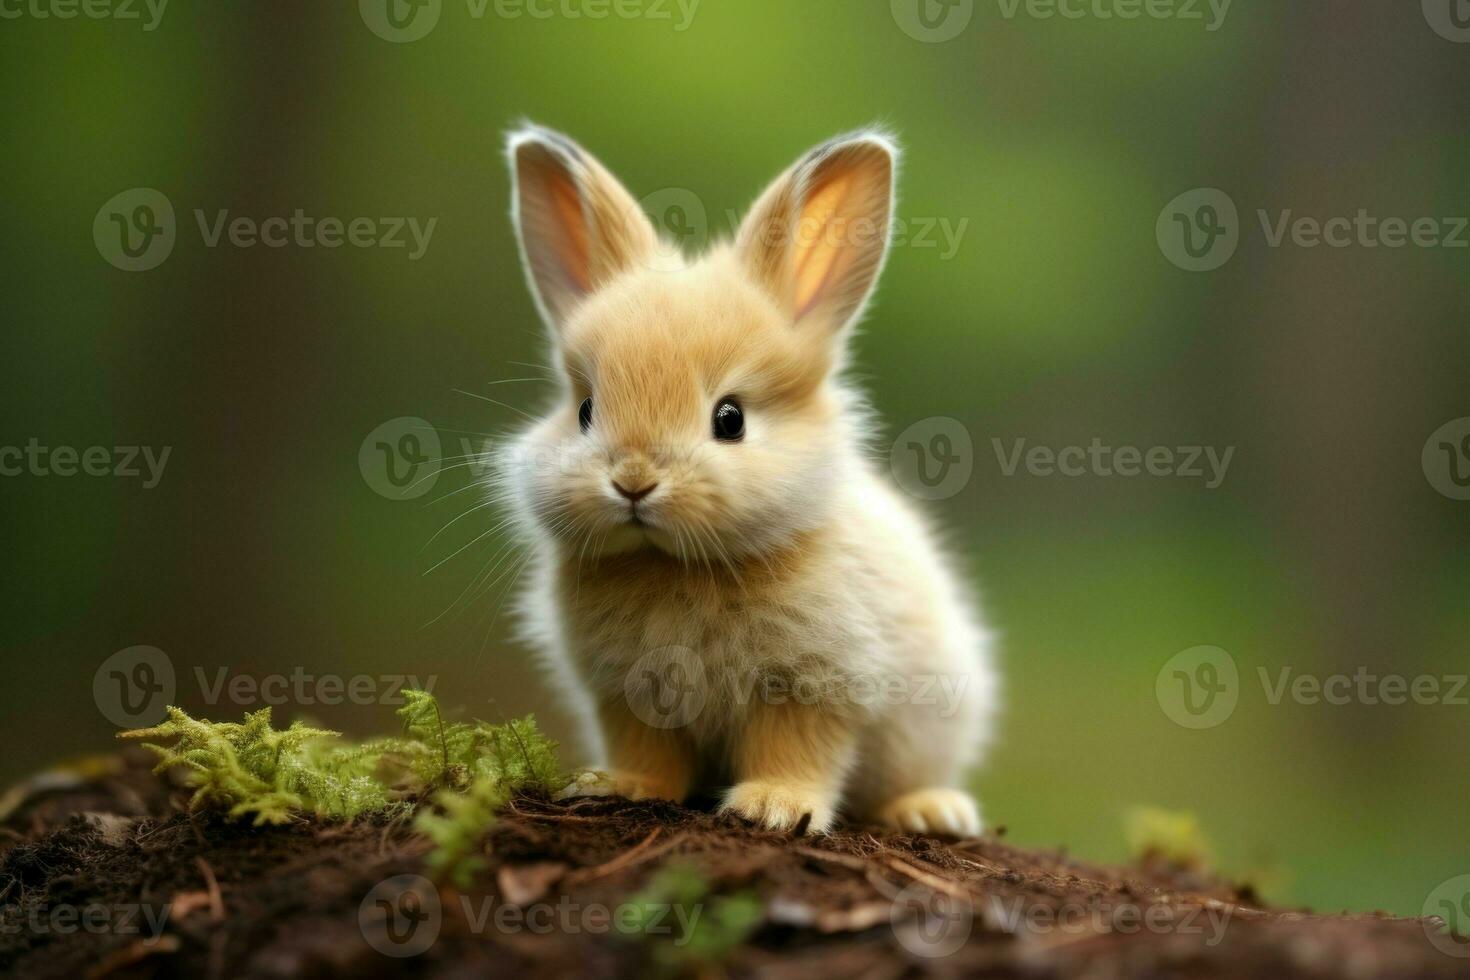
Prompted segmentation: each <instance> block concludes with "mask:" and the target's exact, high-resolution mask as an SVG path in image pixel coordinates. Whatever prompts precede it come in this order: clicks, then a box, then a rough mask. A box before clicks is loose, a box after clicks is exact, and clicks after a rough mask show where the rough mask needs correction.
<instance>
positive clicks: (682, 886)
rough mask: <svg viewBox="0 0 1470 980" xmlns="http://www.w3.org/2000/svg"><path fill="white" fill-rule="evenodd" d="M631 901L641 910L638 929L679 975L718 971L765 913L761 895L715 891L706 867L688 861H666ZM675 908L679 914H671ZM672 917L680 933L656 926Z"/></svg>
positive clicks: (660, 962)
mask: <svg viewBox="0 0 1470 980" xmlns="http://www.w3.org/2000/svg"><path fill="white" fill-rule="evenodd" d="M629 901H630V904H631V905H632V906H633V907H634V908H635V909H637V910H638V911H639V918H638V920H637V923H636V926H635V928H636V931H637V933H638V934H639V935H641V936H642V937H643V938H644V939H645V940H647V941H649V942H651V943H653V944H654V945H653V953H652V955H653V960H654V963H655V964H656V965H657V966H659V967H660V968H661V969H663V970H664V971H666V972H669V973H673V974H679V975H704V974H713V973H717V972H718V970H719V967H720V966H721V965H722V964H723V963H725V962H726V961H727V960H728V959H729V958H730V956H731V954H732V953H734V952H735V951H736V950H737V949H739V948H740V947H741V946H742V945H744V943H745V941H746V940H747V939H749V938H750V935H751V934H752V933H753V932H755V930H756V929H758V928H759V927H760V924H761V921H762V920H763V918H764V915H765V912H764V906H763V905H762V903H761V900H760V899H759V898H758V897H757V896H756V895H754V894H752V893H750V892H739V893H736V894H733V895H715V894H713V892H712V891H711V888H710V883H709V881H708V879H706V878H705V876H704V875H703V873H701V872H700V870H699V869H698V868H695V867H692V866H690V865H686V864H670V865H668V866H666V867H664V868H663V869H661V870H660V871H659V872H658V874H656V875H654V876H653V878H652V879H651V880H650V881H649V883H648V884H647V885H646V886H645V887H644V888H643V889H642V890H641V891H640V892H638V894H636V895H635V896H633V898H631V899H630V900H629ZM670 909H677V910H678V911H679V914H677V915H672V916H671V915H669V914H667V913H668V912H669V910H670ZM670 923H676V924H678V925H679V926H680V931H679V932H678V933H677V934H676V935H673V936H672V937H665V936H663V935H662V934H661V933H660V932H657V931H655V930H661V929H665V928H667V927H668V926H669V924H670ZM686 924H687V927H686Z"/></svg>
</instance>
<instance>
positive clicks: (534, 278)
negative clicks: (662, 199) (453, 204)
mask: <svg viewBox="0 0 1470 980" xmlns="http://www.w3.org/2000/svg"><path fill="white" fill-rule="evenodd" d="M507 153H508V155H509V157H510V164H511V175H512V180H513V182H514V187H513V193H512V196H511V200H512V204H511V209H512V210H511V216H512V220H513V221H514V222H515V227H516V234H517V236H518V237H519V239H520V245H521V261H522V262H523V263H524V264H525V267H526V276H527V278H528V279H529V280H530V283H531V288H532V291H533V292H534V293H535V295H536V299H537V302H538V305H539V306H540V308H541V314H542V316H543V317H545V319H546V321H547V323H549V324H550V325H551V327H552V329H553V330H559V329H560V328H561V327H562V325H563V324H565V322H566V319H567V317H568V316H569V315H570V314H571V312H572V310H573V309H574V308H575V307H576V306H577V304H578V303H580V302H581V301H582V300H583V299H584V298H586V297H587V295H588V294H590V293H591V292H593V291H594V290H596V289H598V288H600V287H601V286H604V285H606V284H607V283H608V282H609V281H611V280H612V279H614V278H615V277H617V276H618V275H619V274H620V273H623V272H626V271H628V270H629V269H631V268H633V267H634V266H636V265H637V264H639V263H642V262H649V261H652V260H653V258H654V257H655V255H656V253H657V249H658V235H657V233H656V232H655V231H654V228H653V225H652V224H651V223H650V222H649V220H648V217H647V216H646V215H645V214H644V213H643V211H642V209H640V208H639V206H638V202H637V201H635V200H634V199H633V196H632V195H631V194H629V193H628V191H627V190H626V189H625V188H624V187H623V185H622V184H620V183H618V180H617V178H615V177H614V176H613V175H612V174H610V173H608V171H607V170H606V168H604V167H603V166H602V164H600V163H598V162H597V160H596V158H594V157H593V156H592V155H591V154H589V153H588V152H587V151H586V150H583V149H582V148H581V147H580V146H578V145H577V144H576V143H574V142H572V141H571V140H570V139H568V138H567V137H565V136H563V135H561V134H560V133H557V132H553V131H552V130H549V129H545V128H542V127H540V126H534V125H527V126H525V127H523V128H521V129H519V130H517V131H515V132H513V133H511V135H510V138H509V141H508V143H507Z"/></svg>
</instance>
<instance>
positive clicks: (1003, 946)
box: [0, 752, 1470, 980]
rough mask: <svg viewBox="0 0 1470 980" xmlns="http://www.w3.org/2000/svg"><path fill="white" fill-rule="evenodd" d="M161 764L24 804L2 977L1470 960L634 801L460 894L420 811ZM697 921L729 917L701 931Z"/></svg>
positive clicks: (994, 841) (536, 830)
mask: <svg viewBox="0 0 1470 980" xmlns="http://www.w3.org/2000/svg"><path fill="white" fill-rule="evenodd" d="M147 765H148V761H147V759H146V757H144V756H143V755H142V754H141V753H131V752H130V753H125V754H123V755H120V756H116V757H108V758H107V759H105V760H100V761H98V760H94V761H92V762H89V763H88V764H87V765H85V766H83V767H81V768H80V770H79V771H72V772H71V773H70V774H69V775H66V776H54V775H53V776H47V777H38V778H37V779H36V780H33V781H32V782H31V783H30V784H28V785H27V786H24V787H21V788H20V789H19V790H17V791H13V792H12V793H11V794H7V795H6V796H5V797H4V798H0V821H3V823H0V971H4V973H5V974H6V975H12V976H20V977H62V976H65V977H72V978H80V977H104V976H106V977H135V976H136V977H144V976H162V977H175V976H177V977H303V976H304V977H315V976H323V977H326V976H339V975H340V976H380V975H381V976H390V975H402V974H414V975H420V976H426V977H470V976H486V975H493V976H499V975H512V976H516V977H521V978H530V977H540V976H547V977H566V976H590V977H598V976H657V975H660V974H665V975H678V974H686V975H701V976H722V975H728V976H758V977H777V978H779V977H788V976H789V977H805V976H808V975H812V974H822V975H829V976H851V977H874V978H876V977H899V976H910V975H913V976H929V975H934V976H980V977H997V978H1000V977H1029V978H1046V977H1086V978H1097V980H1108V978H1124V977H1158V978H1165V977H1168V978H1176V977H1177V978H1193V977H1252V978H1256V977H1260V978H1295V977H1320V978H1329V977H1330V978H1355V980H1356V978H1361V980H1373V978H1385V980H1386V978H1394V980H1401V978H1410V977H1470V942H1467V944H1466V945H1464V946H1461V945H1458V941H1457V940H1455V939H1453V938H1450V937H1446V936H1444V935H1442V934H1440V933H1439V932H1438V925H1439V923H1437V922H1436V921H1434V920H1414V919H1396V918H1393V917H1391V916H1388V915H1385V914H1370V915H1357V916H1318V915H1310V914H1306V913H1302V912H1296V911H1287V910H1280V909H1271V908H1266V907H1263V906H1262V905H1261V904H1260V903H1259V902H1258V901H1257V900H1256V899H1255V897H1254V896H1253V895H1252V894H1250V893H1249V891H1248V890H1241V889H1237V888H1235V887H1232V886H1231V885H1229V884H1227V883H1225V882H1222V881H1218V880H1215V879H1213V878H1210V877H1208V876H1205V875H1202V874H1197V873H1192V872H1189V871H1185V870H1179V869H1171V868H1166V867H1162V866H1158V865H1156V864H1155V865H1144V866H1133V867H1102V866H1098V865H1093V864H1088V863H1086V862H1083V861H1078V860H1075V859H1073V858H1070V857H1068V856H1066V855H1064V854H1061V853H1055V852H1037V851H1028V850H1022V849H1018V848H1015V847H1011V846H1009V845H1007V844H1006V843H1005V842H1004V840H1003V838H998V837H996V836H993V835H992V836H987V837H985V838H983V839H978V840H965V841H953V840H949V841H946V840H940V839H937V838H933V837H927V836H910V835H891V834H884V833H882V832H880V831H878V830H876V829H873V828H863V827H848V828H844V829H842V830H839V831H837V832H835V833H832V834H830V835H827V836H821V837H799V838H798V837H790V836H785V835H779V834H772V833H766V832H762V831H758V830H755V829H753V828H751V827H748V826H746V825H744V824H742V823H740V822H738V821H735V820H732V819H728V818H723V817H718V816H715V815H713V814H711V813H709V812H707V811H701V810H693V809H686V808H683V807H679V806H674V805H671V804H663V803H650V802H645V803H630V802H628V801H626V800H618V799H583V800H578V801H574V802H570V803H555V802H551V801H548V800H541V799H530V798H523V799H519V800H517V801H515V803H513V804H512V806H511V807H510V809H509V810H508V811H507V812H505V813H504V814H503V815H502V817H501V818H500V819H499V821H498V822H497V823H496V824H495V825H494V826H493V827H492V828H491V829H490V830H489V832H488V833H487V835H486V839H485V845H484V851H485V853H484V860H485V862H486V866H485V868H484V870H483V871H481V872H480V873H479V874H477V876H476V880H475V884H474V886H473V887H470V888H468V889H466V890H464V891H459V890H456V889H455V888H453V887H450V886H447V885H441V886H439V887H437V888H435V887H432V886H430V885H428V883H427V881H426V880H425V879H423V878H421V877H419V876H421V875H424V874H426V871H425V866H424V856H425V854H426V853H427V850H428V846H427V844H426V842H425V841H424V840H423V839H422V838H420V837H418V836H417V835H415V834H414V833H413V832H412V830H411V829H410V828H409V827H407V826H405V825H404V824H402V823H391V822H381V821H380V822H359V823H356V824H353V825H348V826H343V825H335V826H324V825H318V824H315V823H313V822H310V821H305V820H303V821H301V822H299V823H296V824H293V825H288V826H284V827H264V828H255V827H251V826H249V825H248V824H240V823H232V822H229V821H226V820H225V819H223V818H222V817H220V816H217V815H195V816H193V817H190V816H189V815H187V814H185V813H183V812H181V810H180V805H181V801H182V794H181V793H180V792H178V787H176V786H170V785H169V784H168V783H167V782H165V781H161V780H159V779H157V778H156V777H154V776H152V775H150V774H149V773H148V771H147ZM671 865H681V866H687V867H692V868H697V869H698V871H699V873H700V874H699V879H698V880H702V881H703V882H705V883H706V885H707V892H705V891H703V890H701V889H699V888H696V890H695V892H693V893H691V894H688V895H683V896H682V897H681V898H679V899H678V900H677V901H676V902H675V903H674V906H675V907H674V908H673V910H671V911H668V912H664V910H662V909H661V908H660V907H658V906H648V908H651V909H653V910H655V911H656V912H658V913H659V915H658V916H657V917H655V918H652V919H645V920H644V921H645V925H647V926H648V930H647V931H648V932H649V933H652V935H648V936H634V935H630V934H628V933H630V932H631V931H632V927H631V925H630V924H629V921H630V920H627V919H626V918H623V916H624V914H625V913H626V912H627V911H628V910H629V909H631V908H634V907H635V906H636V905H638V904H640V903H646V902H647V901H648V900H649V894H650V893H648V892H647V891H644V889H647V888H648V887H649V883H650V881H653V880H661V879H659V876H660V875H661V874H663V878H664V879H666V878H667V873H664V872H662V870H661V869H666V868H668V867H669V866H671ZM399 876H410V877H399ZM682 880H686V881H687V880H688V876H685V877H684V878H683V879H682ZM731 896H739V898H737V899H732V898H731ZM742 903H743V904H742ZM737 905H738V906H740V907H743V908H746V909H756V910H759V911H758V912H756V913H755V915H754V917H753V919H752V921H751V926H750V930H748V935H745V938H743V940H741V941H739V942H735V943H730V942H727V941H722V940H721V939H720V938H719V935H720V932H721V930H720V929H719V928H718V921H719V920H720V919H721V918H722V916H723V915H725V913H727V912H729V911H730V910H731V909H733V908H735V907H736V906H737ZM436 906H437V908H436ZM694 914H699V915H701V917H702V918H703V920H704V925H702V926H695V927H694V929H693V932H692V933H686V932H685V931H684V929H683V927H682V925H681V923H682V922H687V921H689V920H690V917H691V916H692V915H694ZM680 916H683V918H682V919H681V918H680ZM727 934H728V933H727ZM691 935H692V936H693V937H694V938H693V940H690V939H689V937H690V936H691ZM1431 937H1433V940H1437V941H1432V939H1431ZM406 954H412V955H406ZM1455 954H1462V955H1455Z"/></svg>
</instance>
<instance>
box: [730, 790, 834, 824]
mask: <svg viewBox="0 0 1470 980" xmlns="http://www.w3.org/2000/svg"><path fill="white" fill-rule="evenodd" d="M832 802H833V801H832V799H831V797H830V796H829V795H828V794H826V793H823V792H820V791H818V790H814V789H810V788H807V787H803V786H792V785H789V784H783V783H767V782H760V781H758V780H750V781H748V782H744V783H740V784H738V785H736V786H735V787H734V788H732V789H731V790H730V791H729V792H728V793H726V794H725V802H724V803H723V804H721V805H720V812H721V813H733V814H734V815H735V816H737V817H742V818H744V819H746V820H749V821H751V822H752V823H757V824H760V825H761V826H762V827H764V828H765V829H767V830H779V831H790V830H795V829H796V828H797V827H801V826H803V825H804V828H805V829H806V830H808V831H810V832H812V833H824V832H825V831H826V830H827V829H828V828H830V827H831V826H832V815H833V814H832V809H833V807H832ZM808 817H809V819H808Z"/></svg>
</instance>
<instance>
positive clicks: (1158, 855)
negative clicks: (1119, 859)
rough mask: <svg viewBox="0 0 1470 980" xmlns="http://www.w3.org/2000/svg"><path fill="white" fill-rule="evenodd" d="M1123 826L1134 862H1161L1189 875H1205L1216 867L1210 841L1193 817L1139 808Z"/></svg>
mask: <svg viewBox="0 0 1470 980" xmlns="http://www.w3.org/2000/svg"><path fill="white" fill-rule="evenodd" d="M1124 826H1125V829H1126V831H1127V834H1128V849H1129V851H1130V852H1131V853H1132V855H1133V858H1134V859H1135V860H1139V861H1147V860H1162V861H1164V862H1165V863H1167V864H1169V865H1172V866H1173V867H1176V868H1181V869H1184V870H1187V871H1205V870H1208V869H1209V868H1210V867H1211V865H1212V864H1213V863H1214V856H1213V848H1211V847H1210V841H1209V838H1208V837H1206V836H1205V833H1204V831H1203V830H1202V829H1201V828H1200V825H1199V818H1198V817H1196V816H1195V815H1194V814H1193V813H1187V812H1180V811H1175V810H1164V809H1161V808H1160V807H1154V806H1138V807H1134V808H1132V809H1131V810H1129V811H1128V814H1127V816H1126V817H1125V819H1124Z"/></svg>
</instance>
